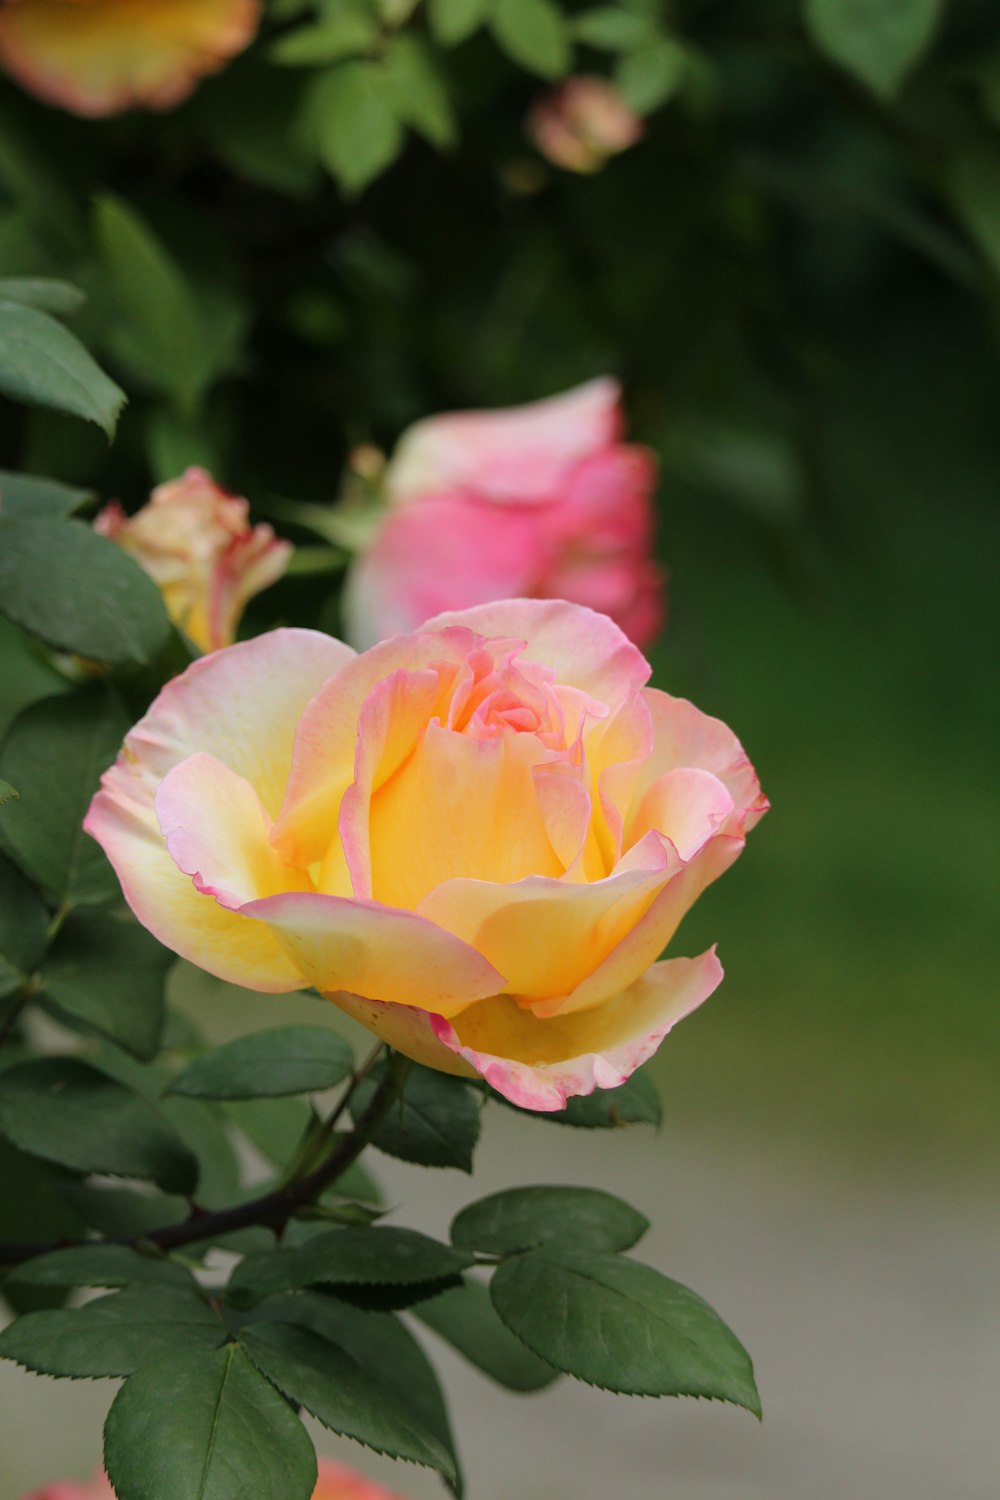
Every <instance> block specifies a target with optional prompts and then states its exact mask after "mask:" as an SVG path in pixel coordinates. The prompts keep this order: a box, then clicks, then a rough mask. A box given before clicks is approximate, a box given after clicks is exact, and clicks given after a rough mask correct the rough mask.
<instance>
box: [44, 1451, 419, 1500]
mask: <svg viewBox="0 0 1000 1500" xmlns="http://www.w3.org/2000/svg"><path fill="white" fill-rule="evenodd" d="M317 1467H318V1469H319V1478H318V1479H317V1481H316V1488H315V1490H314V1491H313V1500H405V1497H404V1496H402V1495H398V1494H397V1493H396V1492H395V1490H387V1489H385V1488H384V1486H382V1485H380V1484H374V1483H373V1482H372V1480H370V1479H366V1478H365V1477H364V1475H363V1474H358V1473H356V1472H355V1470H354V1469H349V1468H348V1467H347V1465H346V1464H338V1463H334V1461H333V1460H332V1459H329V1458H321V1459H319V1460H318V1461H317ZM24 1500H115V1492H114V1490H113V1489H112V1488H111V1485H110V1484H109V1483H108V1480H107V1477H106V1475H104V1474H103V1473H102V1474H97V1475H95V1476H94V1478H93V1479H90V1480H86V1481H84V1482H83V1483H80V1482H78V1481H76V1480H73V1479H67V1480H62V1481H61V1482H60V1483H58V1484H47V1485H46V1486H45V1487H44V1488H43V1489H40V1490H33V1491H32V1493H31V1494H30V1495H25V1496H24Z"/></svg>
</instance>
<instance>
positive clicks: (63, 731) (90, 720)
mask: <svg viewBox="0 0 1000 1500" xmlns="http://www.w3.org/2000/svg"><path fill="white" fill-rule="evenodd" d="M127 727H128V723H127V720H126V719H125V716H124V714H123V713H122V710H121V708H120V706H119V705H118V703H117V702H116V700H115V699H114V698H113V697H112V696H111V695H110V694H109V693H107V692H106V691H104V689H103V688H102V687H101V686H99V685H97V686H94V687H92V688H88V689H86V690H85V691H83V692H79V693H74V694H73V695H72V696H69V697H64V698H45V699H43V700H42V702H41V703H35V704H33V705H32V706H31V707H30V708H26V709H25V710H24V712H23V713H22V714H21V715H20V716H19V717H18V718H17V719H16V720H15V721H14V724H13V725H12V726H11V729H10V732H9V733H8V735H7V738H6V740H5V741H4V744H3V747H2V749H0V774H2V775H3V776H5V777H7V778H8V779H9V780H10V781H12V782H13V783H14V785H15V786H16V787H17V788H18V790H19V791H20V793H21V800H20V802H18V803H17V804H16V805H15V806H14V807H12V808H11V809H10V811H9V812H8V813H7V815H6V816H5V817H4V820H3V829H2V837H3V843H4V844H5V846H6V847H7V848H8V849H9V850H10V851H11V853H13V855H14V856H15V858H16V859H17V861H18V863H19V864H20V865H22V866H23V867H24V869H26V870H29V871H30V872H31V873H32V874H33V875H34V876H36V877H37V879H38V880H39V881H40V883H41V884H42V885H43V886H44V887H45V889H46V890H47V891H48V893H49V895H50V896H51V897H52V900H53V902H54V904H55V905H57V906H59V905H62V904H63V903H64V902H65V903H69V904H74V905H84V906H89V905H94V904H95V903H100V902H102V901H107V900H108V899H110V898H111V897H112V896H114V895H115V894H116V892H117V890H118V881H117V878H116V876H115V873H114V871H113V870H112V868H111V866H110V865H109V864H108V861H107V859H106V858H105V856H104V853H103V851H102V850H101V848H100V847H99V846H98V845H97V844H96V843H95V842H94V840H93V839H91V838H89V837H88V835H87V834H85V833H84V831H83V826H82V825H83V817H84V813H85V812H86V811H87V807H88V805H89V803H90V799H91V797H92V796H93V794H94V792H95V791H96V790H97V785H98V780H99V778H100V774H101V772H102V771H104V770H105V769H106V768H107V767H108V766H109V765H110V764H111V762H112V761H113V760H114V758H115V754H116V752H117V750H118V747H119V745H120V744H121V740H122V735H123V734H124V732H125V730H126V728H127Z"/></svg>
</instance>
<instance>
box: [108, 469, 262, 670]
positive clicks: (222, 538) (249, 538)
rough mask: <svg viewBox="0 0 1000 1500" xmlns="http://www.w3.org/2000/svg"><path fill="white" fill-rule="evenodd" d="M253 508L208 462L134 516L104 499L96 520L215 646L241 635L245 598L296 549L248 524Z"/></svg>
mask: <svg viewBox="0 0 1000 1500" xmlns="http://www.w3.org/2000/svg"><path fill="white" fill-rule="evenodd" d="M248 510H249V506H248V505H247V502H246V501H245V500H243V499H241V498H240V497H239V496H237V495H230V494H229V493H228V492H227V491H226V490H223V489H220V488H219V486H218V485H217V484H216V483H215V481H214V480H213V479H212V476H211V475H210V474H207V473H206V472H205V470H204V469H188V470H187V472H186V473H185V474H184V475H183V477H182V478H180V479H175V480H173V481H172V482H171V483H170V484H161V485H160V486H159V488H158V489H155V490H154V491H153V494H152V497H151V499H150V501H149V504H148V505H144V506H143V507H142V509H141V510H139V511H136V513H135V515H134V516H126V514H125V512H124V511H123V510H122V508H121V506H120V505H119V504H118V503H117V501H115V502H112V504H111V505H107V506H105V508H104V509H103V510H102V511H101V512H100V514H99V515H98V516H97V517H96V519H95V521H94V527H95V529H96V530H97V531H99V532H100V533H101V534H102V536H106V537H110V538H111V540H112V541H113V542H117V543H118V545H119V547H122V548H123V549H124V550H125V551H126V552H128V553H130V554H131V556H132V557H134V558H135V560H136V562H138V563H139V564H140V566H141V567H142V568H143V569H145V571H146V572H147V573H148V574H149V576H150V578H152V580H153V582H154V583H155V584H156V585H157V587H158V588H159V590H160V593H161V594H162V595H163V600H164V603H165V604H166V606H167V612H168V613H169V615H170V618H171V619H172V620H173V621H174V623H175V624H176V625H177V626H178V627H179V628H180V629H181V630H183V631H184V632H185V634H186V635H188V636H189V637H190V639H191V640H192V641H194V643H195V645H196V646H198V647H200V649H201V650H202V651H217V650H218V649H219V648H220V646H229V645H231V644H232V642H233V641H234V640H235V639H236V627H237V625H238V624H239V622H240V617H241V615H242V614H243V611H244V609H245V608H246V605H247V602H248V601H249V600H250V599H252V598H253V596H254V594H259V593H260V592H261V590H262V589H266V588H267V587H268V586H269V585H270V584H272V583H275V582H276V581H277V580H278V579H279V578H280V577H281V575H282V574H283V573H284V571H285V569H286V568H287V567H288V562H289V559H290V557H291V555H292V546H291V543H290V542H283V541H279V540H278V539H277V538H276V537H275V535H274V532H273V531H272V529H271V527H270V526H266V525H261V526H251V525H250V523H249V521H248V519H247V512H248Z"/></svg>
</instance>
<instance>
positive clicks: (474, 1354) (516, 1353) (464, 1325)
mask: <svg viewBox="0 0 1000 1500" xmlns="http://www.w3.org/2000/svg"><path fill="white" fill-rule="evenodd" d="M413 1311H414V1316H415V1317H417V1318H419V1319H420V1321H421V1323H426V1325H427V1327H428V1328H432V1329H433V1330H434V1332H435V1333H436V1334H438V1335H440V1337H441V1338H443V1339H444V1340H445V1341H446V1342H447V1343H449V1344H451V1346H452V1347H453V1348H454V1349H457V1350H458V1352H459V1354H462V1355H464V1356H465V1358H466V1359H467V1360H468V1361H469V1363H470V1364H473V1365H475V1366H476V1368H477V1369H478V1370H482V1371H483V1372H484V1373H485V1374H486V1375H489V1376H491V1378H492V1379H493V1380H495V1381H496V1382H497V1383H498V1385H502V1386H506V1387H507V1389H508V1390H511V1391H525V1392H527V1391H541V1390H544V1389H545V1387H546V1386H547V1385H551V1384H552V1382H553V1381H554V1380H557V1379H558V1378H559V1371H558V1370H556V1369H553V1367H552V1366H551V1365H550V1364H547V1363H546V1362H545V1361H544V1360H541V1359H539V1358H538V1357H537V1356H536V1355H534V1354H532V1352H531V1350H530V1349H528V1348H526V1347H525V1345H524V1344H522V1342H521V1341H520V1339H518V1338H515V1337H514V1335H513V1334H512V1333H511V1332H510V1330H509V1329H508V1328H507V1327H506V1325H505V1324H503V1323H502V1322H501V1321H500V1318H499V1317H498V1316H497V1312H496V1309H495V1308H494V1306H493V1303H492V1301H491V1300H490V1294H489V1291H488V1290H487V1288H486V1287H485V1286H483V1284H482V1282H479V1281H474V1280H473V1279H472V1278H471V1277H463V1279H462V1282H461V1284H460V1285H459V1286H454V1287H449V1288H448V1289H447V1290H446V1291H443V1292H439V1293H438V1294H437V1295H436V1296H434V1297H431V1298H429V1299H428V1300H427V1301H425V1302H421V1303H419V1304H418V1306H417V1307H415V1308H414V1310H413Z"/></svg>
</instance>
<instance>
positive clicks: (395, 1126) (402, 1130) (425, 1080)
mask: <svg viewBox="0 0 1000 1500" xmlns="http://www.w3.org/2000/svg"><path fill="white" fill-rule="evenodd" d="M381 1076H382V1074H381V1071H380V1070H376V1071H374V1072H373V1073H372V1074H371V1076H370V1077H369V1078H367V1079H366V1080H365V1081H364V1082H363V1083H362V1084H361V1085H360V1086H359V1087H358V1089H357V1090H356V1091H355V1094H354V1098H353V1102H352V1112H353V1114H354V1117H355V1119H357V1117H358V1115H359V1114H360V1113H361V1112H362V1111H363V1110H364V1109H365V1108H366V1106H367V1105H368V1103H369V1102H370V1100H371V1098H372V1095H373V1093H374V1092H375V1086H376V1084H377V1082H378V1079H379V1078H380V1077H381ZM479 1110H480V1106H479V1101H478V1099H477V1097H476V1094H475V1093H474V1092H473V1091H472V1090H471V1089H470V1088H469V1086H468V1084H467V1083H466V1082H465V1081H464V1079H461V1078H451V1077H449V1076H448V1074H447V1073H435V1072H432V1071H431V1069H430V1068H421V1067H418V1066H416V1065H414V1066H413V1067H412V1068H411V1069H410V1071H409V1072H408V1074H407V1075H406V1083H405V1084H404V1087H403V1093H402V1096H401V1098H400V1099H399V1101H398V1102H397V1103H395V1104H394V1105H393V1107H392V1110H391V1112H390V1113H389V1115H388V1116H387V1117H386V1119H385V1120H383V1121H382V1124H381V1125H380V1126H379V1128H378V1130H377V1131H376V1132H375V1135H374V1136H373V1138H372V1144H373V1145H375V1146H377V1147H378V1148H379V1150H380V1151H385V1152H387V1154H388V1155H389V1156H398V1157H399V1158H400V1160H402V1161H411V1162H416V1163H417V1164H418V1165H419V1166H422V1167H457V1168H458V1169H459V1170H460V1171H462V1172H471V1171H472V1153H473V1151H474V1150H475V1146H476V1142H477V1141H478V1139H479V1128H480V1120H479Z"/></svg>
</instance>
